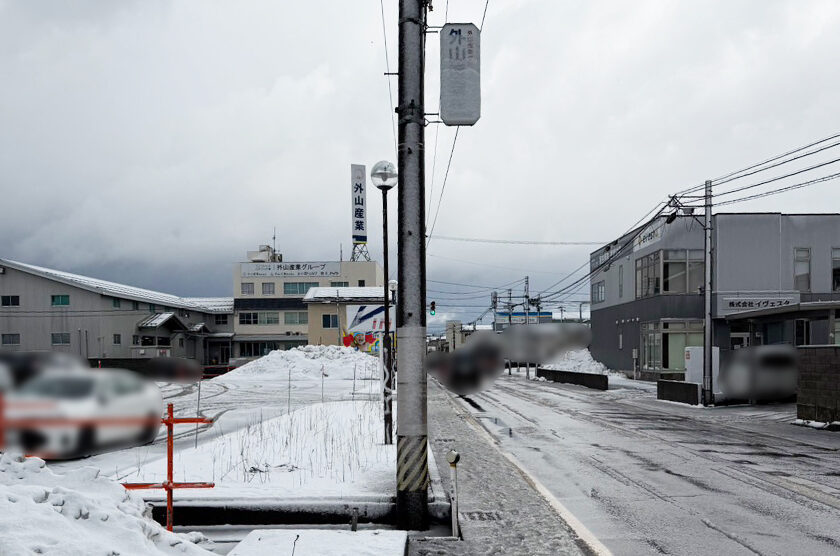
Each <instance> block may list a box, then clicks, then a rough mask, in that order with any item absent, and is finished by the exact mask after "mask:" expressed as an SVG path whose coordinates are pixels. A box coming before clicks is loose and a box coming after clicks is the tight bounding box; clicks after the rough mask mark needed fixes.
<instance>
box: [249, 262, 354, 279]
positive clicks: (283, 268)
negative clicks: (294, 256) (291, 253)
mask: <svg viewBox="0 0 840 556" xmlns="http://www.w3.org/2000/svg"><path fill="white" fill-rule="evenodd" d="M239 269H240V272H241V274H242V277H243V278H259V277H266V278H270V277H283V276H312V277H324V278H334V277H336V276H341V263H338V262H310V263H240V264H239Z"/></svg>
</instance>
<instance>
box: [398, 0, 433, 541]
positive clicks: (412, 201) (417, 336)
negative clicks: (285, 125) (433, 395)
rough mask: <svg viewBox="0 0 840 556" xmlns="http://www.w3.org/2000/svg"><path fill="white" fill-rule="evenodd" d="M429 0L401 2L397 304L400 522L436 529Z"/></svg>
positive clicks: (415, 528)
mask: <svg viewBox="0 0 840 556" xmlns="http://www.w3.org/2000/svg"><path fill="white" fill-rule="evenodd" d="M425 33H426V0H400V9H399V79H398V82H399V86H398V97H397V99H398V100H397V115H398V118H399V152H398V160H397V167H398V172H397V173H398V175H399V196H398V219H399V229H398V235H399V241H398V246H399V252H398V256H397V267H398V272H399V286H398V288H399V290H398V298H399V300H400V302H399V304H398V305H397V345H398V346H399V350H398V351H397V369H398V371H399V372H398V375H397V408H398V411H397V520H396V521H397V527H399V528H400V529H405V530H413V531H424V530H426V529H428V528H429V500H428V493H427V489H428V486H429V461H428V425H427V407H426V397H427V392H426V369H425V366H424V358H425V355H426V243H425V242H426V230H425V225H424V222H423V221H424V212H425V211H424V208H425V200H424V187H425V174H424V166H425V159H424V151H425V140H424V131H425V112H424V106H423V72H424V65H425V52H424V50H425V44H426V34H425Z"/></svg>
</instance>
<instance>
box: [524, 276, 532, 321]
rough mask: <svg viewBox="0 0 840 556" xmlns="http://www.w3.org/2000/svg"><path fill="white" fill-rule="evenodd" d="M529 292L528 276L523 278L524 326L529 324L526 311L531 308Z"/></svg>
mask: <svg viewBox="0 0 840 556" xmlns="http://www.w3.org/2000/svg"><path fill="white" fill-rule="evenodd" d="M529 296H530V292H529V291H528V276H526V277H525V324H531V323H530V319H529V318H528V309H529V308H530V307H531V298H530V297H529Z"/></svg>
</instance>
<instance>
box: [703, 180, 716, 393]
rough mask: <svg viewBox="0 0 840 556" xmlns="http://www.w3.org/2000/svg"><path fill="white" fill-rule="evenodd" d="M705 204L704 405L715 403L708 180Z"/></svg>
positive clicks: (710, 185) (710, 210) (710, 208)
mask: <svg viewBox="0 0 840 556" xmlns="http://www.w3.org/2000/svg"><path fill="white" fill-rule="evenodd" d="M704 205H705V208H706V221H705V224H704V229H705V232H706V235H705V241H704V248H705V249H704V250H705V256H704V258H703V261H704V265H703V266H704V270H705V282H704V286H703V294H704V298H705V308H704V310H703V405H711V404H713V403H715V400H714V390H713V388H712V368H713V367H712V349H713V348H712V345H713V343H714V342H712V182H711V181H709V180H706V188H705V194H704Z"/></svg>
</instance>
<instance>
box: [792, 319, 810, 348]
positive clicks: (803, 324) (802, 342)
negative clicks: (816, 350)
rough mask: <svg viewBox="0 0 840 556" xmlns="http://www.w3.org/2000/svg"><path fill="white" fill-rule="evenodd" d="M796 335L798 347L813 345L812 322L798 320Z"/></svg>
mask: <svg viewBox="0 0 840 556" xmlns="http://www.w3.org/2000/svg"><path fill="white" fill-rule="evenodd" d="M795 334H796V337H795V342H796V345H797V346H808V345H811V321H809V320H807V319H796V325H795Z"/></svg>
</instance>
